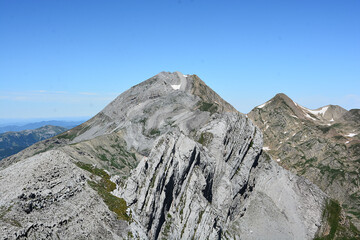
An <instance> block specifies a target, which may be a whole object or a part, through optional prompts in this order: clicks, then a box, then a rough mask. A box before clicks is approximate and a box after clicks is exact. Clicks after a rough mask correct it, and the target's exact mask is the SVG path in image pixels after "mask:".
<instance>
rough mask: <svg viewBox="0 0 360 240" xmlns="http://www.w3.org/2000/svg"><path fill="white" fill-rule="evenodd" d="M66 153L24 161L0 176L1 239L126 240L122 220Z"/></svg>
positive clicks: (125, 226)
mask: <svg viewBox="0 0 360 240" xmlns="http://www.w3.org/2000/svg"><path fill="white" fill-rule="evenodd" d="M71 160H72V159H71V158H69V156H67V155H66V154H65V153H63V152H62V151H48V152H46V153H42V154H39V155H36V156H34V157H31V158H28V159H24V160H23V161H20V162H18V163H16V164H13V165H11V166H10V167H8V168H6V169H4V170H2V171H1V172H0V176H1V177H0V183H1V184H0V193H1V197H0V206H1V210H0V211H1V214H0V216H1V217H0V239H89V238H91V239H121V238H122V237H123V236H126V234H127V231H126V228H127V224H126V223H125V222H124V221H121V220H118V219H117V218H116V217H115V216H114V215H113V214H112V213H111V212H109V210H108V208H107V206H106V205H105V204H104V202H102V200H101V198H100V197H99V196H98V195H97V194H96V192H95V191H94V190H93V189H92V188H90V187H89V186H88V184H87V182H86V180H87V179H89V174H88V173H86V172H83V171H82V170H81V169H79V168H78V167H76V166H75V165H74V164H73V163H72V162H71Z"/></svg>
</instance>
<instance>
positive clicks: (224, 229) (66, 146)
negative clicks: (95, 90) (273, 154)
mask: <svg viewBox="0 0 360 240" xmlns="http://www.w3.org/2000/svg"><path fill="white" fill-rule="evenodd" d="M50 146H51V147H50ZM262 147H263V146H262V133H261V132H260V130H259V129H258V128H256V127H255V126H254V125H253V123H252V122H251V121H250V120H249V119H248V118H247V117H246V116H245V115H243V114H241V113H239V112H237V111H236V110H235V109H234V108H233V107H232V106H231V105H230V104H228V103H227V102H225V101H224V100H223V99H221V98H220V97H219V96H218V95H217V94H216V93H215V92H214V91H212V90H211V89H210V88H209V87H207V86H206V85H205V84H204V82H202V81H201V80H200V79H199V78H198V77H197V76H196V75H183V74H181V73H179V72H175V73H166V72H162V73H160V74H158V75H156V76H154V77H152V78H150V79H148V80H147V81H145V82H142V83H140V84H138V85H136V86H134V87H132V88H131V89H129V90H128V91H126V92H124V93H123V94H121V95H120V96H119V97H117V98H116V99H115V100H114V101H113V102H111V103H110V104H109V105H108V106H107V107H106V108H105V109H104V110H102V111H101V112H100V113H99V114H97V115H96V116H95V117H93V118H92V119H91V120H89V121H88V122H86V123H84V124H82V125H80V126H78V127H76V128H74V129H71V130H69V131H67V132H66V133H64V134H62V135H60V136H57V137H56V138H53V139H50V140H48V141H46V142H42V143H39V144H37V145H35V146H33V147H30V148H29V149H27V150H24V151H23V152H21V153H19V154H17V155H15V156H13V157H11V158H7V159H5V162H4V163H3V164H2V165H1V166H2V170H1V171H0V192H1V193H2V197H1V201H0V207H1V209H2V210H1V211H2V212H1V214H0V216H1V218H0V221H2V223H4V224H0V236H7V237H9V238H11V237H13V236H15V238H16V237H17V236H21V237H25V238H26V237H27V238H35V236H41V237H44V238H46V237H48V238H88V237H93V238H101V237H104V236H106V239H119V238H120V239H123V238H133V237H134V238H136V237H138V238H140V239H162V238H165V239H191V238H194V239H206V238H209V239H219V238H228V239H239V238H240V236H241V239H263V238H270V239H312V238H313V237H314V236H315V234H316V232H317V231H318V230H319V227H320V226H321V224H322V212H323V209H324V205H325V200H326V195H325V194H324V193H323V192H322V191H321V190H320V189H319V188H317V187H316V186H314V185H312V184H311V183H310V182H309V181H307V180H305V179H303V178H300V177H297V176H296V175H294V174H292V173H290V172H288V171H287V170H284V169H283V168H281V167H280V166H278V165H277V164H276V163H274V162H273V161H271V159H270V157H269V156H268V155H267V154H266V153H264V152H263V151H262ZM50 148H51V149H54V150H49V149H50ZM39 151H41V152H43V153H40V154H36V152H39ZM34 154H35V156H33V157H29V156H32V155H34ZM79 162H82V163H79ZM74 163H76V165H75V164H74ZM24 168H26V171H23V169H24ZM105 170H106V171H105ZM14 174H15V175H16V174H21V177H20V178H15V179H14V180H12V179H13V178H12V176H14ZM30 179H31V180H30ZM67 207H69V208H68V210H66V209H67ZM30 222H31V224H30ZM104 234H105V235H104Z"/></svg>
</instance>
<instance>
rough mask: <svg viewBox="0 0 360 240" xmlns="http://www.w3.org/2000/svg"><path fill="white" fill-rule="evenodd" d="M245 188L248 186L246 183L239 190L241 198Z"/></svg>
mask: <svg viewBox="0 0 360 240" xmlns="http://www.w3.org/2000/svg"><path fill="white" fill-rule="evenodd" d="M247 186H248V184H247V183H245V184H244V186H243V187H242V188H241V189H240V191H239V193H240V195H241V196H242V195H244V193H245V191H246V188H247Z"/></svg>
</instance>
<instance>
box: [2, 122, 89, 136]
mask: <svg viewBox="0 0 360 240" xmlns="http://www.w3.org/2000/svg"><path fill="white" fill-rule="evenodd" d="M83 122H84V121H58V120H51V121H41V122H34V123H27V124H11V125H7V126H1V127H0V133H4V132H10V131H14V132H18V131H23V130H31V129H36V128H40V127H43V126H46V125H52V126H59V127H64V128H67V129H70V128H73V127H76V126H77V125H80V124H82V123H83Z"/></svg>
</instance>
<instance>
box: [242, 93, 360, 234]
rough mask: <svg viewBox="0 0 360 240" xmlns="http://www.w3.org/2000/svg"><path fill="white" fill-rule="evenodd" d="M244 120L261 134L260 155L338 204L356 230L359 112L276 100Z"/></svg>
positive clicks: (359, 225)
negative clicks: (247, 119) (262, 148)
mask: <svg viewBox="0 0 360 240" xmlns="http://www.w3.org/2000/svg"><path fill="white" fill-rule="evenodd" d="M248 116H249V118H251V119H252V120H253V121H254V123H255V124H256V125H257V126H258V127H259V128H260V129H261V130H262V132H263V134H264V150H265V151H266V152H267V153H268V154H269V155H270V156H271V157H272V158H273V159H275V160H277V161H278V163H279V164H280V165H282V166H283V167H285V168H287V169H290V170H291V171H292V172H294V173H296V174H298V175H302V176H305V177H306V178H308V179H309V180H311V181H312V182H313V183H315V184H316V185H318V186H319V187H320V188H321V189H322V190H323V191H325V192H326V193H327V194H328V195H330V196H331V197H332V198H334V199H336V200H338V201H339V202H340V203H341V204H342V206H343V208H344V210H345V212H346V215H347V216H348V217H349V218H350V219H352V220H351V221H352V222H353V223H354V224H355V226H357V228H360V218H359V217H360V208H359V206H360V188H359V186H360V182H359V174H360V172H359V169H360V161H359V156H360V155H359V154H360V151H359V149H360V148H359V146H360V138H359V137H360V136H359V135H358V134H359V133H360V122H359V120H360V118H359V116H360V115H359V110H358V109H352V110H350V111H347V110H345V109H343V108H341V107H339V106H335V105H328V106H325V107H321V108H319V109H316V110H310V109H307V108H305V107H302V106H300V105H299V104H297V103H295V102H293V101H292V100H291V99H290V98H289V97H287V96H286V95H285V94H278V95H276V96H275V97H274V98H272V99H271V100H269V101H268V102H266V103H265V104H262V105H260V106H258V107H256V108H254V109H253V110H252V111H251V112H250V113H249V114H248ZM345 227H349V225H348V226H345Z"/></svg>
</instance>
